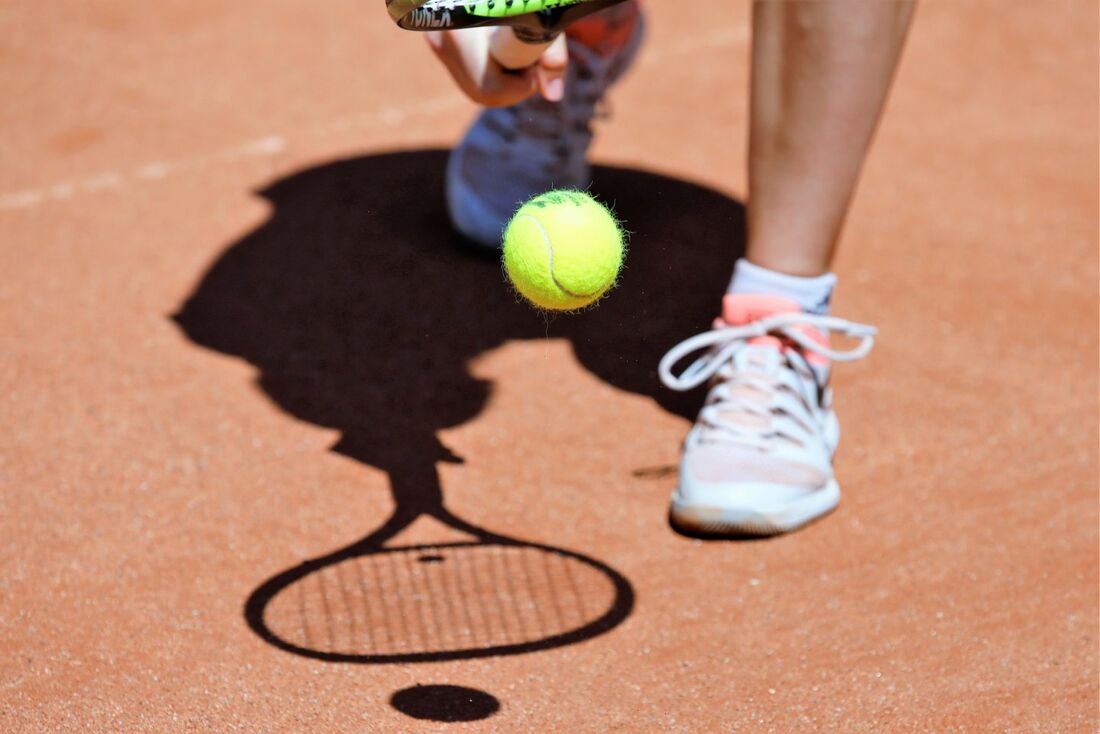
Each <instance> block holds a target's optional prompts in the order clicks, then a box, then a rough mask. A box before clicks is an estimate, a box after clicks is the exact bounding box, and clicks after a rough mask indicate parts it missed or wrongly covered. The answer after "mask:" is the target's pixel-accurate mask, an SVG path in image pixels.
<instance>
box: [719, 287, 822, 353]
mask: <svg viewBox="0 0 1100 734" xmlns="http://www.w3.org/2000/svg"><path fill="white" fill-rule="evenodd" d="M801 310H802V309H801V308H799V306H798V303H797V302H795V301H793V300H791V299H790V298H784V297H783V296H772V295H765V294H756V293H727V294H726V295H725V296H723V298H722V316H721V317H720V318H718V319H715V324H716V325H717V326H721V325H722V324H723V323H725V324H727V325H729V326H742V325H744V324H751V323H752V322H754V321H759V320H760V319H764V318H767V317H768V316H774V315H775V314H777V313H799V312H801ZM793 328H795V329H797V330H798V331H800V332H802V333H803V334H805V335H806V336H808V337H809V338H810V339H812V340H813V341H815V342H817V343H818V344H820V345H822V346H826V347H827V346H829V340H828V338H827V337H826V336H825V335H824V334H822V333H821V332H820V331H818V330H817V329H815V328H813V327H812V326H805V325H799V326H795V327H793ZM749 344H752V345H753V346H763V347H771V348H772V349H794V348H795V347H794V346H793V345H791V344H790V343H784V342H783V341H782V340H781V339H779V338H778V337H774V336H758V337H756V338H755V339H751V340H749ZM803 356H805V357H806V361H807V362H809V363H810V364H812V365H815V366H818V367H828V366H829V359H828V358H827V357H824V356H822V355H820V354H817V353H816V352H810V353H808V354H804V355H803Z"/></svg>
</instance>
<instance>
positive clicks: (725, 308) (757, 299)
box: [722, 293, 802, 326]
mask: <svg viewBox="0 0 1100 734" xmlns="http://www.w3.org/2000/svg"><path fill="white" fill-rule="evenodd" d="M801 311H802V309H801V308H799V307H798V303H797V302H796V301H793V300H791V299H790V298H784V297H783V296H769V295H757V294H755V293H727V294H726V295H725V297H723V298H722V321H724V322H725V323H726V325H727V326H743V325H744V324H750V323H752V322H753V321H759V320H760V319H763V318H767V317H768V316H774V315H775V314H777V313H799V312H801Z"/></svg>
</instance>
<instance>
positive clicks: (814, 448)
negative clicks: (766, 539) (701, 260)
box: [659, 294, 876, 535]
mask: <svg viewBox="0 0 1100 734" xmlns="http://www.w3.org/2000/svg"><path fill="white" fill-rule="evenodd" d="M829 332H837V333H839V334H844V335H846V336H849V337H854V338H857V339H859V340H860V342H859V344H858V345H857V346H855V347H854V348H852V349H850V350H848V351H835V350H833V349H830V348H829V346H828V338H827V335H828V334H829ZM875 333H876V329H875V328H874V327H871V326H866V325H863V324H855V323H852V322H849V321H845V320H843V319H838V318H834V317H830V316H816V315H813V314H807V313H802V312H801V311H800V309H799V308H798V304H797V303H795V302H794V301H791V300H789V299H786V298H782V297H778V296H760V295H744V294H736V295H727V296H726V297H725V299H724V301H723V313H722V317H721V318H719V319H717V320H716V321H715V324H714V329H713V330H712V331H708V332H705V333H703V334H699V335H697V336H694V337H692V338H690V339H687V340H686V341H684V342H682V343H680V344H679V345H677V346H676V347H674V348H673V349H671V350H670V351H669V352H668V353H667V354H666V355H665V356H664V358H663V359H662V360H661V363H660V366H659V373H660V377H661V381H662V382H663V383H664V384H665V385H666V386H667V387H669V388H671V389H673V390H689V389H691V388H693V387H696V386H698V385H701V384H703V383H704V382H707V381H710V384H711V387H710V392H709V393H708V394H707V398H706V402H705V404H704V405H703V408H702V410H701V411H700V412H699V417H698V419H697V421H696V423H695V426H694V427H693V428H692V429H691V431H690V432H689V433H688V436H687V439H686V440H685V442H684V451H683V458H682V461H681V465H680V482H679V486H678V487H677V488H676V490H675V491H674V492H673V494H672V507H671V515H670V517H671V521H672V523H673V524H674V525H675V526H676V527H678V528H681V529H683V530H686V531H689V532H697V533H704V534H720V535H776V534H779V533H785V532H788V531H791V530H795V529H797V528H800V527H802V526H803V525H805V524H806V523H808V522H810V521H812V520H814V519H816V518H818V517H821V516H822V515H825V514H826V513H828V512H830V511H831V510H833V508H835V507H836V505H837V503H838V502H839V500H840V487H839V486H838V485H837V481H836V477H835V476H834V475H833V466H832V459H833V454H834V452H835V451H836V447H837V443H838V441H839V440H840V428H839V425H838V423H837V419H836V414H835V413H834V412H833V410H832V407H831V402H832V396H831V391H830V389H829V387H828V378H829V369H830V362H848V361H853V360H857V359H860V358H862V357H863V356H865V355H866V354H867V353H868V352H869V351H870V350H871V347H872V346H873V344H874V335H875ZM700 350H705V353H704V354H703V356H701V357H699V358H698V359H696V360H695V361H694V362H693V363H692V364H691V365H690V366H689V367H688V368H687V369H685V370H684V371H683V372H681V373H680V374H679V375H674V374H673V372H672V370H673V367H674V366H675V365H676V364H677V363H678V362H680V361H681V360H682V359H684V358H685V357H687V356H688V355H691V354H694V353H696V352H698V351H700Z"/></svg>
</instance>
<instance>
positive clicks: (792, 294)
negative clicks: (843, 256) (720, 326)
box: [726, 258, 836, 315]
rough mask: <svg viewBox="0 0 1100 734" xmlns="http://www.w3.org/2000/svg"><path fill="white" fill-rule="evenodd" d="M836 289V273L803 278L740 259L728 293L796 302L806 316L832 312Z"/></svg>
mask: <svg viewBox="0 0 1100 734" xmlns="http://www.w3.org/2000/svg"><path fill="white" fill-rule="evenodd" d="M835 287H836V275H834V274H833V273H825V274H824V275H818V276H815V277H812V278H804V277H801V276H798V275H787V274H786V273H777V272H776V271H774V270H768V269H767V268H762V267H760V266H759V265H753V264H752V263H750V262H749V261H748V260H746V259H745V258H741V259H740V260H738V261H737V264H736V265H735V266H734V268H733V278H732V279H731V280H730V285H729V288H728V289H727V290H726V292H727V293H758V294H766V295H771V296H784V297H786V298H790V299H791V300H793V301H797V302H798V305H799V306H801V307H802V310H803V311H805V312H806V313H815V314H821V315H825V314H828V313H829V300H830V299H831V298H832V296H833V289H834V288H835Z"/></svg>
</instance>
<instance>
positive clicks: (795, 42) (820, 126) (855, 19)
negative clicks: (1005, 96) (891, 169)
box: [747, 0, 915, 276]
mask: <svg viewBox="0 0 1100 734" xmlns="http://www.w3.org/2000/svg"><path fill="white" fill-rule="evenodd" d="M914 6H915V2H914V0H809V1H805V2H794V1H791V0H787V1H781V0H757V2H755V4H754V5H753V18H752V23H753V48H752V104H751V118H752V119H751V123H750V132H749V239H748V249H747V259H748V260H749V261H750V262H752V263H753V264H756V265H760V266H762V267H765V268H769V269H771V270H775V271H779V272H782V273H787V274H790V275H800V276H815V275H820V274H822V273H824V272H826V271H828V270H829V269H830V262H831V260H832V256H833V251H834V249H835V247H836V242H837V239H838V237H839V235H840V230H841V227H842V225H843V223H844V217H845V214H846V212H847V210H848V205H849V202H850V200H851V198H852V192H853V190H854V189H855V185H856V181H857V179H858V178H859V172H860V169H861V167H862V165H863V158H864V155H865V154H866V152H867V147H868V145H869V144H870V141H871V135H872V133H873V132H874V129H875V126H876V124H877V123H878V119H879V115H880V113H881V111H882V106H883V102H884V101H885V99H886V94H887V91H888V90H889V87H890V82H891V80H892V78H893V75H894V69H895V67H896V66H897V61H898V58H899V55H900V52H901V47H902V44H903V42H904V40H905V34H906V31H907V29H908V27H909V21H910V19H911V17H912V14H913V9H914Z"/></svg>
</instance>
